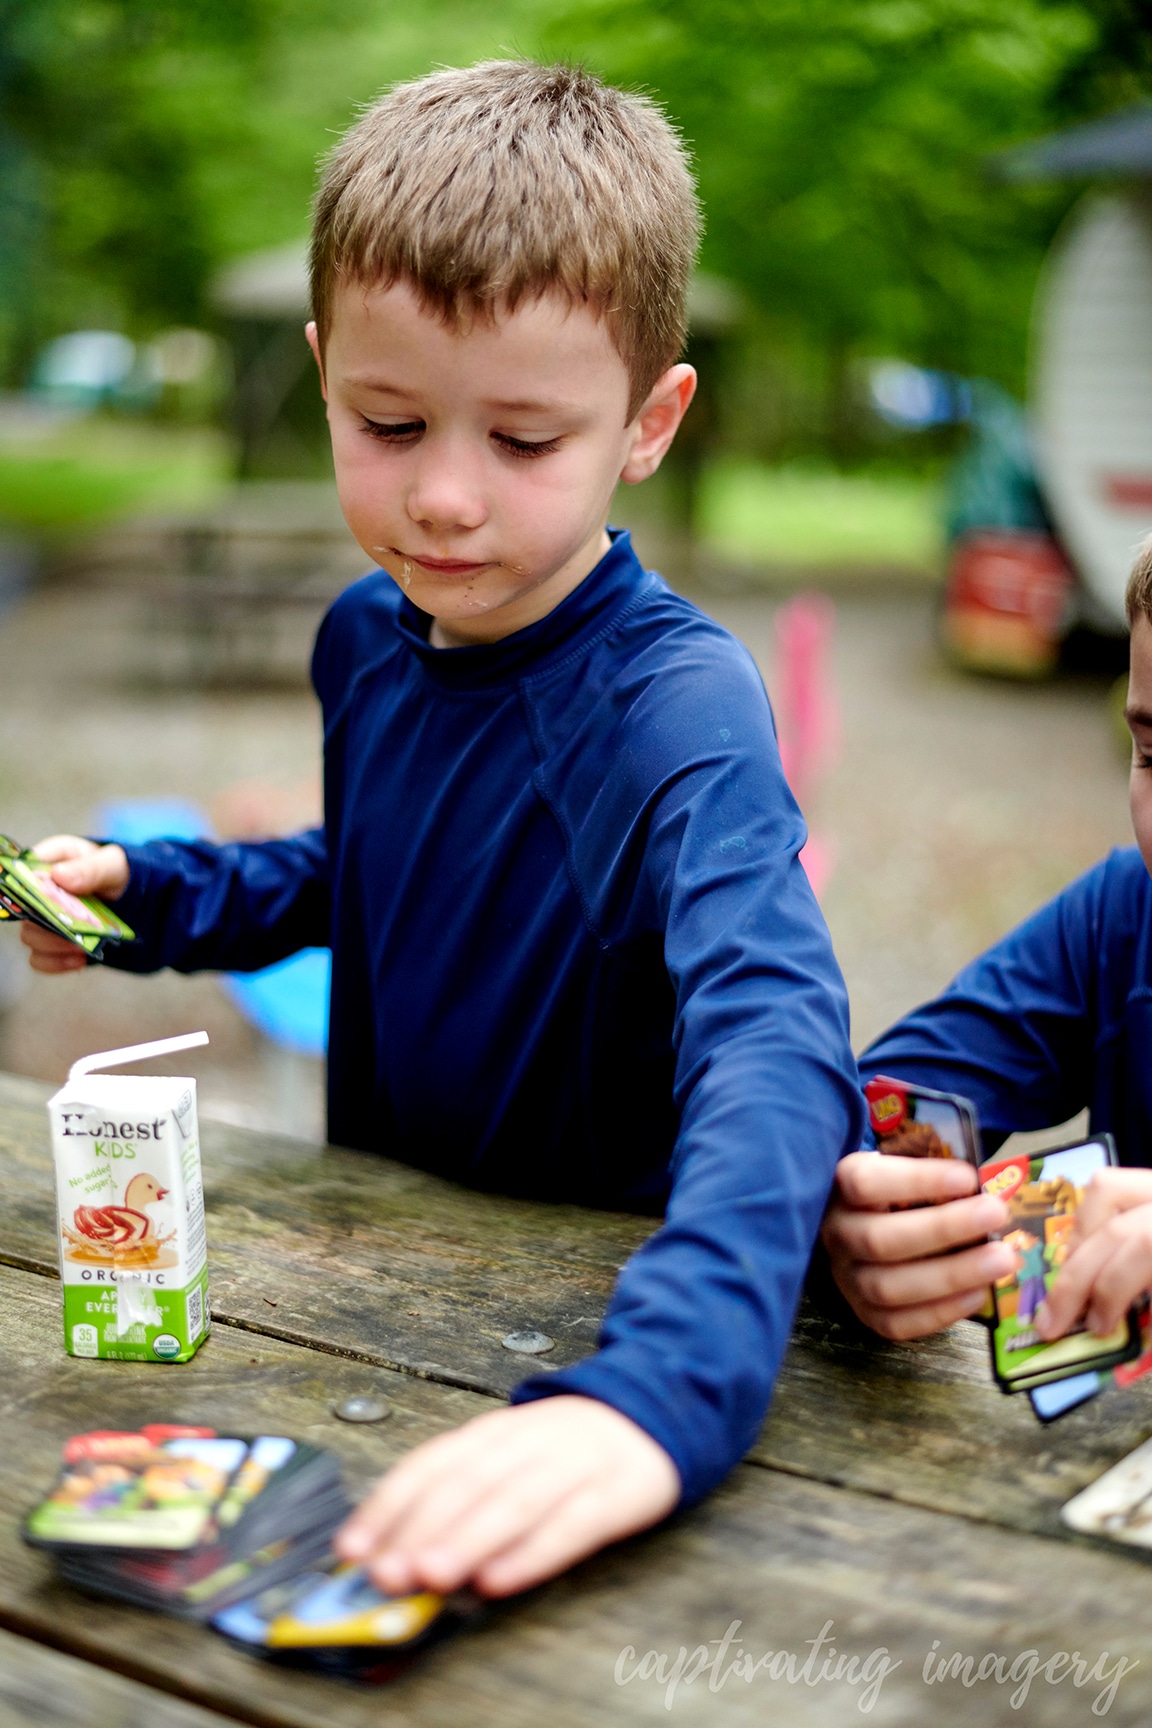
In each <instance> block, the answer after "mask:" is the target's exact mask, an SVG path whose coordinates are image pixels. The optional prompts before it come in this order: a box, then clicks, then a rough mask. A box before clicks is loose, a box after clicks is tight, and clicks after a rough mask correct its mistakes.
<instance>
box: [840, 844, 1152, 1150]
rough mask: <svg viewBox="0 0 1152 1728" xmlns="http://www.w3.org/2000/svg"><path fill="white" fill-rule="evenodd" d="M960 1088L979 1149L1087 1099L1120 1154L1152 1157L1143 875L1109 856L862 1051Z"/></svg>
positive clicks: (866, 1073)
mask: <svg viewBox="0 0 1152 1728" xmlns="http://www.w3.org/2000/svg"><path fill="white" fill-rule="evenodd" d="M860 1072H861V1076H862V1078H863V1079H864V1080H869V1079H871V1077H872V1076H873V1075H874V1074H891V1075H893V1076H894V1077H895V1078H896V1079H905V1080H910V1081H919V1082H920V1084H921V1085H925V1086H936V1087H939V1088H941V1089H942V1090H944V1091H947V1092H960V1093H963V1094H964V1096H965V1097H967V1098H970V1099H971V1100H972V1102H973V1103H974V1104H975V1105H976V1108H977V1110H978V1111H979V1113H980V1123H981V1126H982V1128H983V1129H984V1133H985V1152H986V1153H988V1154H990V1153H991V1152H993V1151H995V1149H996V1147H997V1146H998V1145H999V1143H1000V1141H1001V1140H1003V1139H1004V1137H1005V1136H1006V1135H1008V1134H1011V1133H1012V1132H1014V1131H1015V1130H1017V1129H1033V1128H1047V1127H1051V1126H1052V1125H1053V1124H1055V1123H1058V1122H1065V1121H1067V1120H1068V1118H1069V1117H1070V1116H1075V1115H1076V1114H1077V1113H1078V1112H1079V1111H1080V1110H1082V1109H1083V1108H1084V1107H1085V1106H1086V1105H1087V1106H1088V1109H1089V1112H1090V1116H1091V1124H1092V1130H1093V1132H1101V1131H1103V1130H1107V1131H1108V1132H1110V1133H1112V1134H1114V1135H1115V1137H1116V1143H1117V1148H1118V1150H1119V1153H1120V1159H1121V1162H1122V1163H1124V1164H1143V1165H1148V1164H1152V877H1149V875H1148V871H1147V869H1146V868H1145V865H1144V861H1143V859H1142V858H1141V856H1140V854H1139V852H1138V851H1137V850H1136V848H1135V847H1130V848H1127V849H1125V850H1123V851H1116V852H1112V853H1111V854H1110V855H1109V856H1108V857H1107V858H1105V859H1103V860H1102V861H1101V862H1100V863H1099V864H1097V865H1095V866H1094V867H1093V868H1092V869H1091V870H1089V871H1088V872H1087V873H1086V874H1085V875H1083V876H1081V877H1080V878H1079V879H1078V880H1077V881H1075V882H1073V883H1072V884H1071V885H1070V886H1069V887H1068V888H1066V889H1065V890H1064V892H1063V893H1062V894H1059V895H1057V897H1056V898H1055V899H1054V900H1052V901H1050V902H1049V904H1048V905H1047V906H1044V907H1042V908H1041V909H1040V911H1039V912H1037V913H1036V914H1035V915H1034V916H1033V917H1031V918H1029V919H1028V920H1027V921H1026V922H1025V923H1024V924H1022V925H1020V926H1019V928H1018V929H1016V930H1013V931H1012V932H1011V934H1009V935H1008V936H1006V937H1005V938H1004V939H1003V941H1001V942H998V943H997V944H996V945H995V947H993V948H990V949H989V950H988V952H987V953H986V954H983V955H981V957H980V958H979V959H978V960H974V961H973V963H972V964H971V965H970V966H967V967H965V969H964V970H963V971H962V972H961V973H960V974H959V976H958V977H957V978H956V979H955V980H954V981H953V982H952V983H951V984H950V985H949V986H948V988H947V990H945V991H944V993H943V994H942V995H940V996H938V997H937V998H936V1000H935V1001H933V1002H927V1003H925V1004H924V1006H923V1007H921V1008H917V1009H916V1010H915V1011H914V1012H913V1013H911V1014H909V1015H907V1016H906V1017H905V1018H904V1019H903V1020H901V1021H900V1022H899V1023H898V1024H897V1025H895V1026H893V1027H891V1028H890V1030H889V1031H887V1032H885V1033H884V1034H883V1036H882V1037H880V1038H878V1039H877V1040H876V1042H875V1043H874V1044H872V1045H870V1046H869V1048H868V1049H867V1050H865V1052H864V1053H863V1055H862V1056H861V1058H860Z"/></svg>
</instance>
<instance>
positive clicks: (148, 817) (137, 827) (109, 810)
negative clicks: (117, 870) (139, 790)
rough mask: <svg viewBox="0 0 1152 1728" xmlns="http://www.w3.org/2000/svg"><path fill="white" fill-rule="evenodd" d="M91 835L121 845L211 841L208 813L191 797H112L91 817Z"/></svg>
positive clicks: (210, 825) (210, 824)
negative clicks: (154, 841) (158, 841)
mask: <svg viewBox="0 0 1152 1728" xmlns="http://www.w3.org/2000/svg"><path fill="white" fill-rule="evenodd" d="M92 833H93V834H98V835H99V836H100V838H101V840H115V841H116V843H117V844H118V845H120V846H142V845H143V844H144V842H145V841H146V840H210V839H211V838H212V823H211V821H210V819H209V816H208V812H207V811H206V810H202V809H201V808H200V806H199V804H193V802H192V800H191V799H190V798H114V799H112V800H111V801H110V802H109V803H107V804H101V806H100V808H99V809H98V810H97V811H96V814H95V815H94V816H93V818H92Z"/></svg>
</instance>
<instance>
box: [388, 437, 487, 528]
mask: <svg viewBox="0 0 1152 1728" xmlns="http://www.w3.org/2000/svg"><path fill="white" fill-rule="evenodd" d="M470 467H471V465H470V463H469V462H468V460H467V458H466V456H464V455H463V453H461V452H451V451H443V452H438V453H434V452H429V453H428V457H427V458H426V459H425V460H424V461H423V462H421V463H420V465H419V467H418V469H417V471H416V473H415V475H414V476H413V478H412V484H411V486H410V488H409V492H408V514H409V516H410V517H411V518H412V521H413V522H416V523H418V524H419V525H420V526H421V527H424V528H429V529H433V530H436V529H439V530H441V531H443V530H445V529H453V528H479V527H481V526H482V524H483V523H484V522H485V521H487V518H488V504H487V500H486V498H485V496H484V491H483V488H482V486H481V485H480V484H479V477H478V476H476V475H475V474H473V473H471V472H470Z"/></svg>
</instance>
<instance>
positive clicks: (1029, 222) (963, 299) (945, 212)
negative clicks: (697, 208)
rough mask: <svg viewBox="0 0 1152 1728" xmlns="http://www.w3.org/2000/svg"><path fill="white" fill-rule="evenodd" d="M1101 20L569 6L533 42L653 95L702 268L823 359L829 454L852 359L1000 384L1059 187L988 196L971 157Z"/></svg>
mask: <svg viewBox="0 0 1152 1728" xmlns="http://www.w3.org/2000/svg"><path fill="white" fill-rule="evenodd" d="M1130 9H1131V10H1133V11H1134V10H1135V0H1134V4H1133V6H1132V7H1131V8H1130ZM1112 10H1115V8H1112ZM1109 11H1110V8H1109V5H1108V4H1106V0H1083V3H1081V0H1068V3H1053V0H591V3H589V0H581V3H580V4H579V5H578V6H577V7H575V8H573V9H572V10H571V11H569V12H568V13H566V14H565V15H564V16H563V17H561V18H558V19H556V20H554V21H553V23H552V24H551V25H550V26H549V29H548V32H547V37H546V39H547V40H548V41H549V42H555V43H556V44H557V45H558V46H562V47H564V48H565V49H567V50H568V51H572V50H573V49H575V50H576V51H577V52H579V53H581V54H582V55H583V56H584V57H586V58H587V59H588V60H589V61H590V62H591V63H592V64H593V65H595V66H596V67H597V68H598V69H602V70H603V71H604V72H605V73H606V74H607V75H608V76H610V77H613V78H616V79H618V80H620V81H621V82H624V83H626V84H632V85H643V86H646V87H647V88H649V89H651V90H653V91H654V92H655V93H656V94H657V95H658V96H659V97H660V98H661V99H662V100H663V101H664V102H665V103H666V104H667V106H668V108H669V110H670V112H671V113H672V115H673V117H674V118H675V119H676V121H677V123H678V124H679V125H680V126H681V128H682V129H683V132H684V134H685V136H686V138H687V139H688V140H689V142H690V144H691V146H692V149H693V152H694V154H695V156H696V160H697V166H698V172H699V177H700V184H701V190H702V192H703V195H704V202H705V207H706V210H707V224H708V225H707V234H706V238H705V249H704V262H705V266H706V267H707V268H708V269H710V270H713V271H715V272H716V273H717V274H719V275H722V276H725V277H727V278H729V279H730V280H732V281H734V282H737V283H739V284H740V286H741V287H742V288H743V290H744V291H745V294H746V295H747V297H748V299H749V300H750V301H751V302H752V304H753V305H754V306H756V307H757V308H758V309H759V310H760V312H761V314H762V316H763V318H764V319H765V320H766V321H767V322H768V323H769V324H770V325H772V326H773V327H774V328H775V329H777V330H778V332H779V333H780V336H781V338H782V339H783V340H785V341H787V342H792V343H798V344H800V346H801V347H806V348H809V349H810V348H812V347H815V348H816V349H817V350H819V351H820V352H821V353H822V354H823V355H824V356H825V364H826V387H827V394H828V419H827V426H826V433H827V436H828V439H829V441H830V442H831V444H832V446H833V448H834V449H835V447H836V445H837V443H838V442H841V441H844V440H846V439H847V438H848V435H849V432H850V428H849V427H848V425H847V423H846V422H847V418H848V415H849V409H850V393H849V391H848V390H847V388H846V385H847V372H848V362H849V360H850V358H851V357H852V355H853V354H860V353H861V352H863V353H868V352H871V353H886V352H892V353H898V354H901V355H904V356H907V357H908V358H910V359H915V360H919V361H921V362H922V363H925V364H928V365H932V366H942V367H947V368H950V369H954V370H956V371H959V372H963V373H972V372H975V373H984V374H988V375H990V376H992V377H996V378H999V379H1001V380H1002V381H1003V382H1005V383H1006V384H1008V385H1009V386H1011V387H1013V388H1016V389H1019V388H1020V385H1021V382H1022V372H1023V365H1024V353H1025V340H1024V336H1025V330H1026V324H1027V317H1028V308H1029V303H1030V299H1031V293H1032V288H1033V285H1034V281H1035V275H1036V271H1037V268H1038V265H1039V261H1040V258H1041V256H1042V254H1043V250H1044V247H1045V245H1046V243H1047V241H1048V239H1049V238H1050V236H1051V233H1052V231H1053V228H1054V226H1055V224H1056V222H1057V221H1058V220H1059V217H1060V215H1061V214H1062V213H1063V210H1064V209H1065V208H1066V206H1067V203H1068V201H1069V197H1070V195H1071V194H1070V191H1069V189H1068V188H1063V187H1057V188H1052V187H1043V188H1035V187H1019V186H1012V187H1008V186H1006V185H1005V184H1004V183H1003V182H1000V181H998V180H997V179H996V177H995V176H994V174H992V173H991V172H990V169H989V162H990V157H991V154H992V153H993V152H994V151H995V150H996V148H997V147H999V146H1001V145H1004V146H1006V145H1008V144H1011V143H1014V142H1016V141H1017V140H1019V139H1022V138H1026V137H1029V136H1032V135H1035V134H1036V133H1039V132H1043V131H1044V130H1046V129H1047V128H1048V127H1049V126H1050V125H1051V124H1052V123H1053V121H1054V120H1057V119H1059V118H1061V117H1063V116H1062V111H1066V110H1067V107H1068V101H1067V93H1066V89H1065V80H1066V77H1067V74H1068V72H1069V69H1070V68H1071V67H1073V66H1074V65H1079V66H1081V67H1083V66H1085V65H1086V64H1087V63H1088V62H1089V61H1090V59H1091V57H1092V56H1093V54H1096V53H1098V51H1099V47H1100V41H1101V37H1102V36H1103V34H1104V23H1105V22H1106V21H1107V20H1106V15H1108V14H1109Z"/></svg>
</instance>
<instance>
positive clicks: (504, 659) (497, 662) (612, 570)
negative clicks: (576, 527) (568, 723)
mask: <svg viewBox="0 0 1152 1728" xmlns="http://www.w3.org/2000/svg"><path fill="white" fill-rule="evenodd" d="M608 533H609V536H610V538H611V541H612V544H611V546H610V547H609V549H608V551H607V552H606V553H605V554H604V556H603V558H601V560H600V562H599V564H597V565H596V566H595V568H594V569H593V570H591V571H589V573H588V575H587V576H585V578H584V580H583V581H582V582H581V583H579V584H578V586H577V587H575V588H574V589H573V590H572V592H571V594H569V595H567V596H566V597H565V598H564V599H563V600H561V602H560V604H559V605H558V606H554V607H553V609H552V611H551V612H548V613H546V614H545V616H544V617H543V618H538V619H537V620H536V622H535V624H529V625H527V626H526V627H525V628H524V629H523V630H517V631H515V632H514V633H513V634H512V635H511V636H505V637H504V639H503V640H502V641H500V642H486V643H482V644H479V645H477V646H476V647H471V648H433V647H432V646H431V645H430V644H429V641H428V631H429V629H430V627H431V624H432V619H431V617H430V616H429V614H428V613H427V612H422V611H421V610H420V608H419V607H418V606H414V605H413V604H412V602H411V601H410V600H409V599H408V597H407V596H406V595H403V594H402V595H401V598H400V607H399V611H398V613H397V617H396V628H397V630H398V631H399V633H400V635H401V637H402V639H403V640H404V642H405V643H406V645H407V646H408V648H409V649H410V650H411V651H412V653H413V654H415V656H416V657H417V659H418V660H419V661H420V662H421V664H422V665H423V666H424V668H425V670H426V671H427V672H428V674H429V675H430V676H431V677H432V678H434V679H435V680H436V682H437V683H439V684H446V685H451V686H453V687H454V688H457V689H466V688H481V687H484V686H489V685H497V684H508V683H512V682H514V681H515V680H516V679H518V678H523V677H526V676H527V675H529V674H530V673H536V672H540V671H542V670H544V669H545V667H547V666H549V665H552V664H554V663H555V662H557V661H559V660H562V659H563V658H564V657H565V655H567V654H569V653H572V652H573V651H575V650H576V649H578V648H580V647H581V646H583V645H584V644H586V643H588V642H590V641H591V640H592V639H593V638H594V637H595V636H597V635H599V634H600V632H601V631H602V630H603V629H604V628H605V627H606V626H607V625H608V624H609V623H610V622H611V620H612V619H613V618H614V617H615V616H616V614H617V613H618V612H620V611H622V610H623V608H624V607H625V606H626V605H627V604H628V602H629V601H630V600H632V599H633V598H634V597H635V596H636V595H637V594H638V593H639V592H640V590H641V589H642V588H643V587H644V586H645V585H646V584H648V583H649V582H652V581H653V580H654V578H653V577H651V576H649V575H648V574H647V572H646V571H645V570H644V568H643V566H642V565H641V563H640V561H639V559H638V558H637V556H636V554H635V552H634V551H633V550H632V537H631V535H630V534H629V533H628V532H627V530H626V529H623V528H609V530H608Z"/></svg>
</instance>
